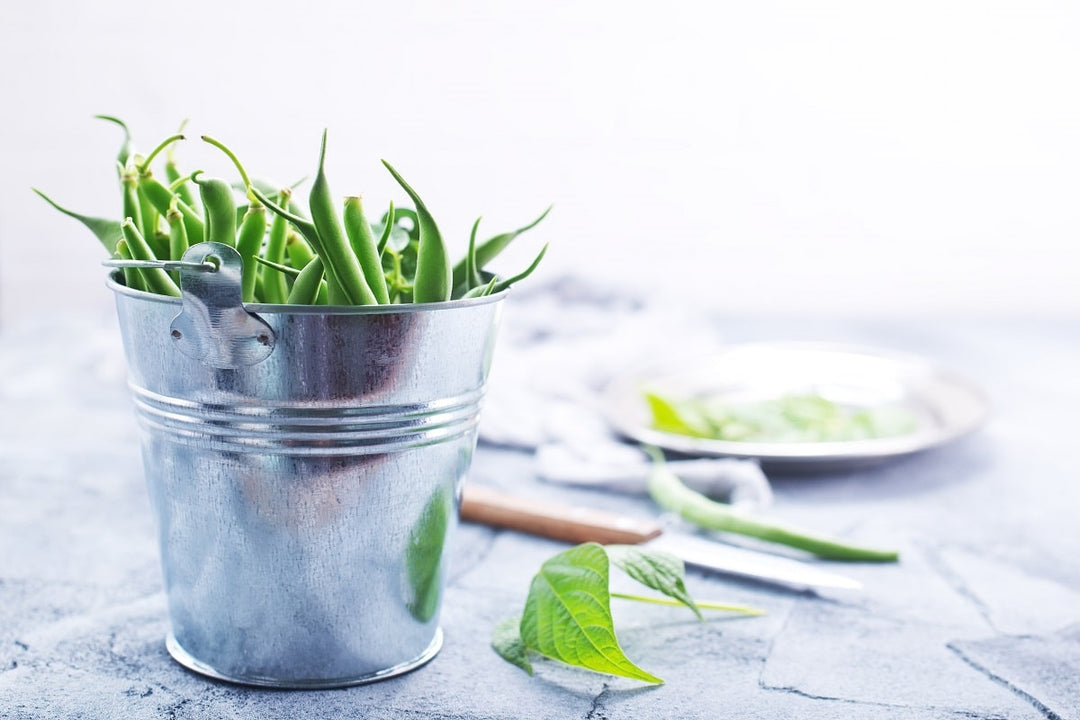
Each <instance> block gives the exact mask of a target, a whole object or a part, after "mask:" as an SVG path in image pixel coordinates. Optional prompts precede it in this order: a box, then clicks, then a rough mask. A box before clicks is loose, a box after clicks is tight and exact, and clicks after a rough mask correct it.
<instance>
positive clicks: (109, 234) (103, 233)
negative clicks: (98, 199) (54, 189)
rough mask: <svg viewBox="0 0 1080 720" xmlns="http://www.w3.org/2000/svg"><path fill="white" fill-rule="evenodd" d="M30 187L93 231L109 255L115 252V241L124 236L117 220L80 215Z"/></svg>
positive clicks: (46, 200)
mask: <svg viewBox="0 0 1080 720" xmlns="http://www.w3.org/2000/svg"><path fill="white" fill-rule="evenodd" d="M30 189H31V190H33V191H34V192H36V193H37V194H38V195H40V196H41V198H42V199H43V200H44V201H45V202H47V203H49V204H50V205H52V206H53V207H54V208H56V209H57V210H59V211H60V212H62V213H64V214H65V215H67V216H68V217H73V218H75V219H76V220H78V221H79V222H81V223H82V224H83V225H85V226H86V227H87V228H89V230H90V232H92V233H94V235H96V236H97V239H98V240H100V241H101V244H102V245H104V246H105V249H106V250H107V251H108V253H109V256H110V257H111V256H112V255H113V254H114V253H115V252H116V243H117V242H118V241H119V240H120V239H121V238H123V237H124V231H123V230H121V229H120V223H119V222H117V221H116V220H106V219H105V218H96V217H89V216H88V215H80V214H79V213H77V212H74V211H73V210H68V209H67V208H65V207H61V206H60V205H58V204H56V202H54V201H53V199H52V198H50V197H49V196H48V195H46V194H45V193H43V192H41V191H40V190H38V189H37V188H30Z"/></svg>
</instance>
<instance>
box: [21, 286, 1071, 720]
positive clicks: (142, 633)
mask: <svg viewBox="0 0 1080 720" xmlns="http://www.w3.org/2000/svg"><path fill="white" fill-rule="evenodd" d="M564 292H565V288H564V289H562V290H558V289H557V292H556V293H555V295H556V297H559V298H560V301H559V302H563V301H565V305H566V309H565V312H566V313H571V314H572V313H574V312H581V313H583V314H587V315H588V316H589V317H590V318H592V319H593V320H597V321H603V322H607V323H616V322H622V321H624V320H627V318H631V317H632V315H633V312H634V304H633V303H625V302H604V301H603V298H600V299H597V298H595V297H589V298H584V299H583V298H574V297H570V298H565V297H562V296H561V295H560V293H564ZM518 300H519V304H518V306H517V307H516V308H514V309H513V311H512V312H511V313H508V318H507V321H508V323H509V322H513V321H514V316H515V315H517V316H518V317H519V318H525V319H529V323H531V325H530V324H529V323H524V322H523V323H522V327H525V326H529V330H530V332H532V331H536V330H537V329H539V331H544V324H545V322H548V323H549V324H550V323H551V321H550V320H546V321H545V320H543V319H540V320H537V319H536V318H535V317H532V318H531V319H530V316H529V314H528V313H529V308H530V303H532V302H536V299H535V297H534V298H533V299H530V298H529V297H528V296H524V295H523V296H522V297H521V298H519V299H518ZM559 302H556V303H554V304H555V306H556V307H557V306H559ZM544 303H548V304H550V303H551V298H550V296H548V297H546V298H541V302H540V304H541V305H543V304H544ZM582 307H586V308H587V312H586V311H585V310H582ZM575 308H576V309H575ZM604 318H607V319H606V320H605V319H604ZM590 322H592V320H590ZM701 322H702V325H701V332H702V333H707V334H708V333H711V334H715V335H716V336H717V338H718V339H721V340H726V341H741V340H755V339H800V338H802V339H809V338H813V339H827V340H846V341H857V342H860V343H863V344H875V345H883V346H886V347H893V348H897V349H903V350H908V351H912V352H919V353H924V354H926V355H928V356H930V357H932V358H934V359H936V360H938V361H940V362H942V363H944V364H946V365H949V366H952V367H955V368H958V369H960V370H963V371H964V372H965V374H967V375H970V376H971V377H972V378H973V379H975V380H976V381H978V382H980V383H981V384H982V385H984V386H985V388H986V389H987V390H988V391H989V393H990V395H991V396H992V397H993V400H994V403H995V416H994V418H993V421H992V422H991V423H990V424H989V425H988V426H987V427H986V428H985V429H984V430H983V431H982V432H980V433H979V434H977V435H976V436H974V437H972V438H969V439H967V440H964V441H962V442H960V443H957V444H955V445H953V446H951V447H947V448H943V449H940V450H937V451H933V452H929V453H926V454H923V455H920V456H917V457H914V458H910V459H908V460H903V461H900V462H895V463H892V464H889V465H884V466H880V467H876V468H867V469H861V470H848V471H842V472H833V473H828V474H824V475H814V476H789V477H774V478H773V481H774V488H775V490H776V493H777V504H776V506H775V513H776V514H777V515H780V516H782V517H784V518H785V519H789V520H790V521H792V522H795V523H798V524H801V525H805V526H810V527H814V528H819V529H822V530H828V531H831V532H836V533H839V534H842V535H845V536H848V537H850V538H857V539H860V540H864V541H868V542H870V541H873V542H878V543H879V544H889V545H896V546H898V547H899V548H900V549H901V550H902V552H903V560H902V562H901V563H900V564H899V565H895V566H870V565H865V566H863V565H857V566H844V567H842V568H839V570H840V571H841V572H844V573H846V574H849V575H852V576H854V577H857V578H859V579H860V580H862V581H863V582H864V583H865V585H866V589H865V591H863V592H861V593H839V592H837V593H821V594H810V593H794V592H786V591H782V590H777V589H774V588H770V587H768V586H765V585H759V584H754V583H744V582H738V581H734V580H730V579H726V578H723V577H720V576H716V575H708V574H704V573H700V572H696V571H693V572H691V573H690V576H689V578H688V584H689V585H690V589H691V591H692V592H693V593H695V595H696V596H698V597H701V598H709V599H716V600H729V601H733V602H742V603H748V604H753V605H757V606H760V607H763V608H765V609H767V610H768V615H766V616H764V617H761V618H752V619H719V618H717V619H712V620H710V621H709V622H708V623H706V624H704V625H702V624H700V623H698V622H696V621H694V620H693V619H692V618H691V617H689V616H688V614H686V613H685V612H679V611H678V610H676V609H667V608H653V607H645V606H638V605H630V604H621V605H618V606H617V607H616V616H617V622H618V625H617V627H618V628H619V636H620V640H621V642H622V644H623V646H624V648H625V649H626V651H627V654H628V655H629V656H630V657H631V658H632V659H634V660H635V661H636V662H638V663H639V664H640V665H642V666H643V667H645V668H647V669H649V670H651V671H653V672H655V673H656V674H658V675H659V676H661V677H663V678H664V679H665V680H666V684H665V685H663V686H660V687H642V686H641V685H640V684H637V683H633V682H629V681H625V680H620V679H616V678H611V677H606V676H601V675H594V674H590V673H585V672H579V671H577V670H573V669H568V668H565V667H561V666H558V665H556V664H555V663H551V662H546V661H540V662H538V663H537V674H536V676H535V677H531V678H530V677H528V676H526V675H525V674H524V673H522V672H520V671H519V670H518V669H516V668H514V667H512V666H510V665H508V664H506V663H504V662H503V661H502V660H501V659H500V658H498V657H497V656H496V655H495V654H494V653H493V652H491V650H490V649H489V646H488V637H489V633H490V629H491V627H492V625H493V624H494V623H495V622H496V621H497V620H499V619H500V618H501V617H503V616H504V615H506V614H510V613H512V612H515V611H516V610H518V609H519V608H520V605H521V604H522V603H523V601H524V598H525V593H526V591H527V586H528V582H529V579H530V577H531V576H532V574H533V573H534V572H535V571H536V569H537V567H538V566H539V564H540V563H541V562H542V561H543V560H544V559H546V558H547V557H548V556H550V555H552V554H554V553H555V552H557V551H558V550H560V549H561V548H562V547H564V546H561V545H559V544H558V543H554V542H550V541H546V540H539V539H534V538H529V537H525V536H521V535H517V534H515V533H510V532H495V531H492V530H490V529H487V528H482V527H475V526H462V527H461V528H460V531H459V533H458V536H457V538H456V541H457V542H456V543H455V546H454V554H453V557H452V559H451V569H450V587H449V588H448V591H447V593H446V596H445V603H444V608H443V615H442V624H443V627H444V628H445V631H446V644H445V646H444V648H443V650H442V652H441V653H440V654H439V656H438V657H437V658H436V659H435V660H434V661H432V662H431V663H430V664H429V665H427V666H425V667H424V668H423V669H420V670H418V671H416V672H413V673H410V674H408V675H406V676H403V677H400V678H396V679H392V680H388V681H385V682H381V683H378V684H374V685H369V686H363V687H357V688H351V689H344V690H333V691H320V692H280V691H265V690H256V689H249V688H242V687H236V686H232V685H228V684H224V683H218V682H213V681H209V680H206V679H204V678H202V677H200V676H197V675H194V674H192V673H189V672H187V671H186V670H184V669H182V668H181V667H180V666H179V665H177V664H176V663H174V662H173V661H172V660H171V659H170V658H169V656H168V655H167V653H166V652H165V649H164V644H163V637H164V634H165V631H166V627H167V619H166V614H165V602H164V597H163V594H162V592H161V583H160V577H159V570H158V565H157V554H156V553H157V551H156V548H155V547H154V531H153V524H152V521H151V517H150V513H149V506H148V503H147V501H146V498H145V491H144V488H143V484H142V479H141V463H140V460H139V456H138V435H137V430H136V427H135V422H134V418H133V415H132V412H131V409H130V404H129V400H128V397H127V393H126V388H125V386H124V367H123V359H122V354H121V351H120V347H119V338H118V334H117V332H116V330H115V327H114V324H115V323H114V321H113V320H112V319H111V318H108V317H90V318H87V317H79V316H70V317H66V318H53V319H49V320H47V321H43V322H39V323H37V324H33V325H29V324H27V325H22V326H19V327H14V328H5V329H3V330H2V331H0V517H2V518H3V521H2V522H0V717H3V718H116V719H120V718H123V719H124V720H129V719H130V720H135V719H139V718H162V717H165V718H202V717H214V718H217V717H230V718H294V717H312V718H319V717H328V718H329V717H362V718H429V717H432V718H477V719H479V718H484V719H487V718H519V717H520V718H582V719H585V718H608V719H615V718H637V719H643V718H644V719H648V718H714V717H741V718H838V717H842V718H864V717H865V718H875V719H878V720H891V718H1040V717H1048V718H1075V717H1080V715H1078V713H1077V708H1078V707H1080V687H1078V685H1077V677H1080V638H1078V631H1077V629H1076V628H1077V623H1080V563H1078V562H1077V560H1076V558H1077V557H1080V533H1078V532H1077V530H1076V527H1077V524H1076V520H1075V516H1076V509H1077V508H1078V507H1080V483H1077V482H1076V468H1077V462H1076V455H1075V450H1074V447H1073V444H1074V441H1073V439H1072V435H1073V426H1074V424H1075V423H1074V414H1075V408H1077V407H1080V383H1078V381H1077V380H1076V376H1075V372H1076V368H1077V367H1080V335H1078V334H1077V333H1076V329H1077V326H1076V324H1075V323H1072V324H1069V323H1066V322H1050V321H1039V320H1037V319H1034V320H1033V319H1024V320H970V319H967V320H960V319H956V320H951V319H942V318H937V319H926V318H921V319H894V320H887V321H885V320H881V321H877V320H875V321H872V320H865V319H855V320H852V319H846V320H845V319H810V318H773V319H769V318H758V319H746V318H741V319H734V318H728V317H723V316H717V317H712V318H705V319H703V320H702V321H701ZM548 336H549V337H547V339H546V340H544V342H554V343H558V342H560V338H559V336H558V333H557V332H554V331H552V329H551V328H548ZM508 337H511V338H513V337H515V331H514V330H513V329H511V328H508ZM517 337H518V339H520V335H517ZM658 347H663V344H662V343H661V344H658ZM556 355H557V354H556ZM646 359H647V358H646ZM498 362H499V358H498V357H497V358H496V363H498ZM551 371H552V372H553V373H556V372H558V367H553V368H552V369H551ZM472 480H473V481H476V482H484V483H487V484H490V485H494V486H498V487H502V488H504V489H510V490H514V491H515V492H518V493H520V494H523V495H530V496H535V497H542V498H547V499H556V500H559V501H562V502H577V503H581V504H587V505H592V506H596V507H605V508H609V509H613V510H618V511H622V512H628V513H633V514H636V515H639V516H643V517H644V516H649V515H650V514H652V513H653V512H654V510H653V508H651V507H650V506H649V503H648V502H647V501H646V500H644V499H642V498H639V497H629V496H616V495H612V494H608V493H603V492H601V491H596V490H584V489H571V488H564V487H556V486H550V485H545V484H543V483H540V482H539V481H537V480H536V479H535V477H534V476H533V474H532V463H531V458H530V457H529V455H528V454H527V453H523V452H517V451H513V450H508V449H499V448H495V447H490V446H481V447H480V448H479V450H478V452H477V454H476V458H475V463H474V471H473V474H472Z"/></svg>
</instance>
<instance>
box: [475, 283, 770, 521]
mask: <svg viewBox="0 0 1080 720" xmlns="http://www.w3.org/2000/svg"><path fill="white" fill-rule="evenodd" d="M719 344H720V342H719V338H718V337H716V335H715V334H714V333H713V332H711V331H710V327H709V324H708V322H707V321H706V320H705V319H703V318H701V317H697V316H694V315H693V314H691V313H688V312H686V310H685V308H677V307H667V308H645V307H644V306H643V304H642V303H637V302H635V301H633V300H632V299H628V298H626V297H625V296H622V295H619V294H616V293H604V292H602V291H596V290H595V288H591V287H588V286H586V287H582V286H581V285H580V284H578V283H576V282H575V281H574V280H573V279H565V280H562V281H559V282H557V283H554V284H552V285H549V286H546V287H544V288H541V289H539V290H537V291H534V292H532V293H530V294H528V295H525V296H517V297H513V298H511V302H508V307H507V311H506V317H505V318H504V320H503V333H502V335H501V336H500V341H499V345H498V347H497V350H496V353H495V360H494V365H493V369H492V375H491V379H490V380H489V383H488V396H487V398H486V400H485V404H484V410H483V413H482V416H481V417H482V420H481V424H480V439H481V441H483V442H486V443H491V444H495V445H501V446H508V447H515V448H520V449H523V450H531V451H533V452H535V457H536V472H537V475H538V476H539V477H540V478H542V479H544V480H546V481H548V482H553V483H563V484H572V485H578V486H589V487H596V488H606V489H611V490H615V491H619V492H630V493H644V492H645V491H646V486H645V483H646V478H647V475H648V472H649V469H650V465H651V460H650V459H649V458H648V456H647V455H646V454H645V453H644V452H642V451H641V450H640V449H638V448H637V447H636V446H634V445H631V444H627V443H624V442H620V441H619V439H618V438H616V437H615V436H614V434H613V433H612V431H611V429H610V427H609V425H608V423H607V422H606V421H605V420H604V418H603V415H602V414H601V412H600V409H599V398H600V393H601V392H602V391H603V389H604V387H606V385H607V384H608V383H609V382H610V381H611V380H612V379H613V378H615V377H616V376H618V375H619V374H621V373H623V372H625V371H626V370H628V369H629V368H631V367H634V366H641V365H646V364H653V363H657V362H661V361H664V360H665V359H670V358H673V357H680V356H684V357H692V356H694V355H698V354H706V353H709V352H712V351H714V350H716V349H717V348H718V347H719ZM669 467H670V469H671V470H673V471H674V472H675V473H676V474H677V475H678V476H679V477H680V478H682V479H683V481H684V482H686V483H687V485H689V486H690V487H692V488H694V489H696V490H698V491H699V492H703V493H705V494H707V495H709V496H711V497H714V498H716V499H720V500H724V501H726V502H731V503H732V504H736V505H741V506H747V507H756V508H760V507H764V506H767V505H768V504H769V503H771V501H772V491H771V489H770V487H769V482H768V479H767V478H766V477H765V474H764V473H763V472H762V470H761V468H760V466H759V465H758V464H757V462H755V461H752V460H734V459H726V458H719V459H718V458H709V459H692V460H674V461H672V462H671V463H670V464H669Z"/></svg>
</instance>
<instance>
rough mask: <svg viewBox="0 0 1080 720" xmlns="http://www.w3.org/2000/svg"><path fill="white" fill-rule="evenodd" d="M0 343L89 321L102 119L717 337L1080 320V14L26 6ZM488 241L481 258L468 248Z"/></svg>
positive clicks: (109, 153)
mask: <svg viewBox="0 0 1080 720" xmlns="http://www.w3.org/2000/svg"><path fill="white" fill-rule="evenodd" d="M4 16H5V17H4V21H3V23H2V24H0V60H2V62H3V67H4V73H3V76H2V79H0V83H2V85H3V97H4V106H5V111H4V112H3V113H2V114H0V157H2V158H3V166H4V169H5V172H4V173H3V174H0V323H3V324H8V325H10V324H13V323H17V322H19V321H23V320H27V319H29V320H33V319H35V318H38V317H40V316H41V315H42V314H47V313H76V312H87V311H90V312H107V311H108V309H109V308H110V307H111V302H112V299H111V297H110V294H109V293H108V291H106V290H105V289H104V287H103V280H104V277H105V271H104V269H103V268H101V267H100V266H99V265H98V262H99V260H101V259H102V250H101V248H100V246H99V245H98V243H97V242H96V240H95V239H94V238H93V237H92V236H91V235H90V234H89V233H88V232H87V231H85V230H84V229H83V228H82V227H81V226H79V225H78V224H77V223H75V222H74V221H72V220H70V219H68V218H65V217H63V216H61V215H60V214H58V213H57V212H55V211H54V210H52V209H51V208H49V207H48V206H47V205H46V204H45V203H44V202H42V201H41V200H40V199H38V198H37V197H35V196H34V195H33V194H32V193H31V192H30V187H31V186H34V187H39V188H41V189H43V190H45V191H46V192H48V193H49V194H50V195H52V196H53V197H54V198H55V199H56V200H57V201H59V202H61V203H62V204H66V205H68V206H70V207H72V208H74V209H77V210H80V211H82V212H84V213H87V214H91V215H104V216H107V215H118V214H119V210H120V205H119V203H120V200H119V193H118V191H117V188H116V177H115V172H114V168H113V165H112V163H113V157H114V155H115V153H116V150H117V148H118V146H119V142H120V139H121V136H120V132H119V130H118V129H117V128H116V127H114V126H112V125H109V124H107V123H104V122H102V121H100V120H94V119H92V115H94V114H96V113H106V114H112V115H117V116H119V117H122V118H123V119H125V120H126V121H127V122H128V123H129V125H130V127H131V128H132V130H133V132H134V134H135V139H136V143H137V144H138V146H139V147H140V148H141V149H142V150H143V151H147V150H149V149H150V148H151V147H152V146H153V145H155V144H156V143H157V141H159V140H160V139H162V138H164V137H165V136H166V135H168V134H170V133H172V132H174V131H175V129H176V127H177V125H178V124H179V123H180V121H181V120H183V119H184V118H190V126H189V130H188V135H189V138H191V139H189V140H188V141H187V142H186V143H185V144H184V145H183V146H182V147H180V148H179V157H180V160H181V163H182V165H183V166H184V167H186V168H187V169H189V170H190V169H194V168H199V167H201V168H205V169H206V170H207V171H210V172H214V173H218V174H225V175H227V176H228V177H230V178H231V177H233V176H234V173H233V171H232V170H231V168H230V166H228V165H227V164H226V163H225V162H223V160H222V158H221V157H220V156H219V155H218V154H217V153H216V151H213V150H212V149H211V148H209V147H208V146H206V145H204V144H203V143H201V142H199V141H198V139H197V138H198V135H199V134H201V133H207V134H211V135H214V136H215V137H217V138H219V139H221V140H222V141H224V142H226V143H227V144H229V145H231V146H232V147H233V148H234V149H235V150H236V151H237V153H238V154H239V155H240V156H241V158H242V159H243V160H245V162H246V164H247V166H248V168H249V170H250V171H252V173H253V174H257V175H261V176H265V177H269V178H272V179H274V180H275V181H276V182H280V183H291V182H293V181H295V180H297V179H299V178H300V177H302V176H304V175H312V174H313V173H314V171H315V168H316V164H317V154H318V145H319V135H320V133H321V131H322V129H323V128H324V127H328V128H329V130H330V147H329V156H328V157H329V160H328V168H327V169H328V174H329V177H330V181H331V185H332V187H333V189H334V192H335V193H336V194H338V195H345V194H355V193H358V192H362V193H363V194H364V196H365V199H366V203H367V205H368V207H370V208H373V209H381V208H383V207H384V206H385V204H386V202H387V201H388V200H390V199H391V198H393V199H395V200H397V201H399V202H400V201H403V200H404V196H403V194H402V193H401V192H400V190H398V189H397V187H396V186H395V185H394V184H393V181H392V179H391V178H390V177H389V175H388V174H387V173H386V172H385V171H384V170H383V168H382V167H381V165H380V164H379V162H378V161H379V159H380V158H387V159H389V160H390V161H391V162H393V163H394V164H395V166H396V167H397V168H398V169H399V170H400V171H401V172H402V173H403V174H404V175H405V177H406V178H408V179H409V181H410V182H411V183H412V184H413V186H414V187H416V188H417V189H418V190H419V192H420V193H421V195H423V196H424V198H425V199H426V201H427V203H428V205H429V206H430V207H431V209H432V211H433V212H434V214H435V216H436V218H437V219H438V220H439V222H440V226H441V227H442V229H443V232H444V234H445V235H446V236H447V237H448V240H449V242H450V243H451V245H452V249H453V251H454V254H455V255H456V254H457V253H458V252H459V251H462V250H463V249H464V247H465V243H466V242H467V238H468V230H469V227H470V226H471V223H472V221H473V219H474V218H475V217H476V216H478V215H483V216H484V223H483V225H482V232H481V235H485V236H486V234H494V233H495V232H498V231H502V230H506V229H510V228H512V227H516V226H518V225H521V224H524V223H525V222H526V221H528V220H531V219H532V218H534V217H535V216H536V215H538V214H539V213H540V212H541V211H542V210H543V209H544V208H545V207H546V206H547V205H548V204H549V203H554V204H555V210H554V211H553V212H552V214H551V216H550V217H549V218H548V220H547V221H546V222H545V223H544V224H542V225H541V226H540V227H539V228H538V229H537V230H535V231H533V233H530V234H529V235H526V236H524V237H523V238H522V240H520V241H519V244H518V246H517V247H516V248H514V249H513V250H514V252H512V253H510V255H509V256H508V257H507V258H506V260H505V263H503V264H502V265H496V267H495V269H496V270H498V269H500V267H501V268H503V269H506V270H511V271H513V270H517V269H518V268H519V267H520V266H523V265H524V264H526V263H527V262H528V260H529V259H531V257H532V256H533V255H534V254H535V252H536V251H537V250H538V249H539V247H540V245H541V244H542V243H543V242H545V241H550V242H551V244H552V246H551V250H550V252H549V254H548V257H547V260H546V261H545V267H544V269H543V272H542V274H540V275H539V276H538V277H540V278H549V279H550V278H554V277H558V276H559V275H561V274H564V273H568V272H572V273H575V274H576V275H578V276H579V277H582V278H596V279H597V280H598V281H600V282H603V283H605V284H609V283H614V284H619V285H622V286H626V287H631V288H635V289H639V290H640V291H641V293H642V294H644V295H649V296H657V297H665V298H669V299H672V298H674V299H683V300H685V302H686V303H688V304H693V305H707V306H709V307H711V308H713V309H717V310H729V311H732V312H736V313H784V312H799V313H823V314H845V315H851V314H858V315H882V316H885V315H897V314H909V315H910V314H920V313H927V314H928V313H935V314H940V313H952V314H975V315H1006V314H1007V315H1037V314H1038V315H1046V314H1053V315H1062V314H1065V315H1077V314H1078V313H1080V293H1078V292H1077V287H1078V286H1080V283H1078V276H1080V251H1078V250H1077V247H1078V242H1080V204H1078V203H1077V198H1080V93H1078V91H1077V83H1076V74H1077V69H1078V68H1080V42H1078V40H1080V5H1077V4H1076V3H1070V2H1041V1H1032V0H1025V1H1023V2H1020V1H1016V2H957V1H949V0H945V1H942V0H935V1H934V2H918V1H915V2H905V3H866V2H858V1H856V0H840V1H833V2H814V3H805V2H795V1H794V0H792V1H785V0H763V1H761V2H754V3H745V2H739V3H735V2H722V3H683V2H672V3H663V4H657V3H628V2H615V1H614V0H603V1H599V2H558V1H549V2H544V3H528V4H526V3H500V2H488V3H484V2H447V1H445V0H444V1H440V2H434V1H430V2H414V1H400V0H399V1H397V2H384V3H374V2H351V3H329V4H327V3H324V4H313V5H301V4H297V3H282V2H276V1H274V0H269V1H263V2H258V3H255V2H231V3H224V2H205V1H203V0H195V1H192V0H189V1H187V2H182V3H170V4H165V3H147V2H145V1H139V2H133V1H128V0H102V1H101V2H96V3H62V2H55V1H51V0H44V1H40V2H37V3H16V4H13V5H10V6H8V7H6V8H5V11H4ZM484 228H486V230H487V233H484V232H483V229H484Z"/></svg>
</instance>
